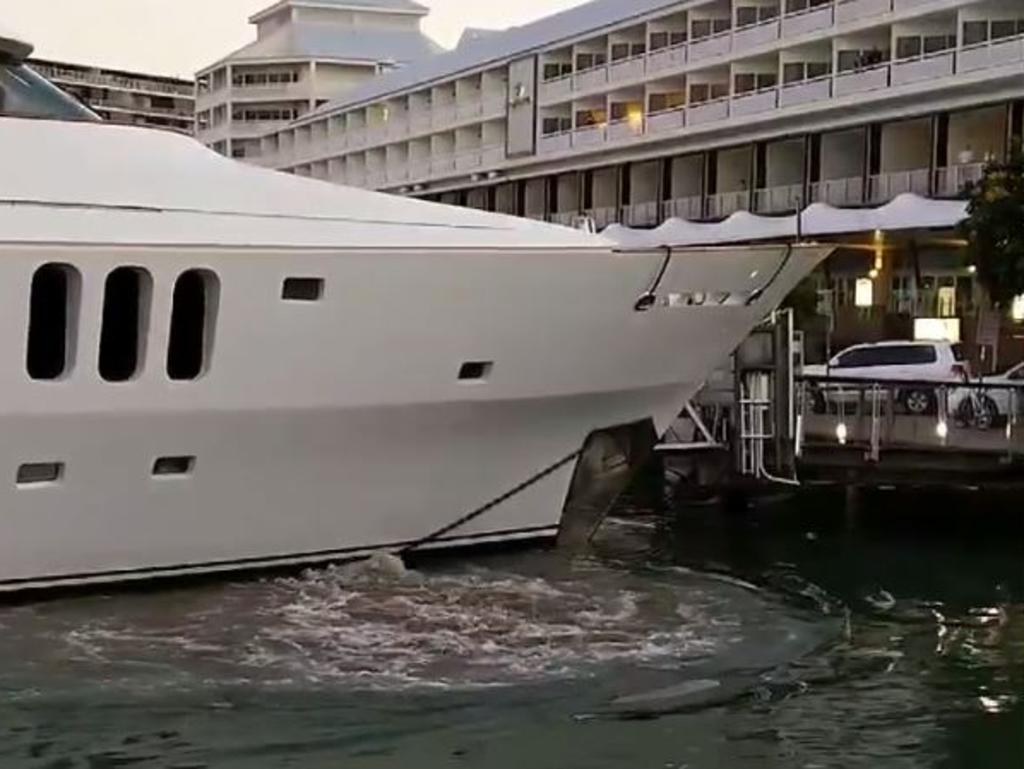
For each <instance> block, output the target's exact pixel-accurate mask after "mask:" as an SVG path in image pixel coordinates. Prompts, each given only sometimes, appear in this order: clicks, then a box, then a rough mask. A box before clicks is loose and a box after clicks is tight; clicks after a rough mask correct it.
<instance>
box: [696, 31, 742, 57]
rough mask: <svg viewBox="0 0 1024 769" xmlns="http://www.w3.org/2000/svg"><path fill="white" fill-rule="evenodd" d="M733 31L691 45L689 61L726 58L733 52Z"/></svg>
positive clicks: (704, 38) (705, 38) (703, 38)
mask: <svg viewBox="0 0 1024 769" xmlns="http://www.w3.org/2000/svg"><path fill="white" fill-rule="evenodd" d="M732 36H733V33H732V31H731V30H730V31H728V32H719V33H718V34H717V35H711V36H710V37H702V38H701V39H699V40H694V41H693V42H692V43H690V52H689V60H690V61H691V62H693V61H701V60H703V59H710V58H712V57H714V56H725V55H726V54H727V53H730V52H731V51H732Z"/></svg>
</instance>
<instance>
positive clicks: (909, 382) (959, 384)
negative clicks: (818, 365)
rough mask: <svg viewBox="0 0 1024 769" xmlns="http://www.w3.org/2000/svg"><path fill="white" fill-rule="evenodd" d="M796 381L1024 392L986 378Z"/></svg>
mask: <svg viewBox="0 0 1024 769" xmlns="http://www.w3.org/2000/svg"><path fill="white" fill-rule="evenodd" d="M795 379H796V381H797V382H806V383H807V384H833V385H843V386H846V387H852V388H853V389H869V388H871V387H875V386H883V387H896V388H902V389H906V388H908V387H920V388H938V387H950V386H953V387H956V388H965V389H966V388H971V389H984V390H1022V389H1024V382H1021V383H1020V384H1014V383H1009V382H1005V383H1004V382H985V381H984V377H982V378H981V380H974V379H956V378H950V379H884V378H870V379H869V378H867V377H842V376H829V375H822V374H796V375H795Z"/></svg>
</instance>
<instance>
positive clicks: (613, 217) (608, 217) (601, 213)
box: [570, 207, 619, 230]
mask: <svg viewBox="0 0 1024 769" xmlns="http://www.w3.org/2000/svg"><path fill="white" fill-rule="evenodd" d="M584 215H585V216H589V217H590V218H591V219H593V220H594V227H595V228H596V229H598V230H603V229H604V228H605V227H607V226H608V225H609V224H615V223H616V222H617V221H619V211H618V209H617V208H614V207H612V208H591V209H589V210H587V211H585V212H584ZM570 224H571V222H570Z"/></svg>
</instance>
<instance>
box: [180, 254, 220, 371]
mask: <svg viewBox="0 0 1024 769" xmlns="http://www.w3.org/2000/svg"><path fill="white" fill-rule="evenodd" d="M219 294H220V281H218V280H217V276H216V275H214V274H213V273H212V272H208V271H206V270H189V271H188V272H184V273H182V274H181V275H180V276H178V280H177V282H175V284H174V305H173V307H172V308H171V333H170V338H169V340H168V344H167V376H168V377H170V378H171V379H173V380H176V381H184V380H192V379H197V378H198V377H199V375H200V374H202V373H203V372H204V371H205V370H206V369H207V368H208V367H209V359H210V352H211V351H212V349H213V332H214V328H215V326H216V321H217V305H218V302H219V299H220V296H219Z"/></svg>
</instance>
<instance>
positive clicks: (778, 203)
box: [754, 184, 804, 214]
mask: <svg viewBox="0 0 1024 769" xmlns="http://www.w3.org/2000/svg"><path fill="white" fill-rule="evenodd" d="M803 203H804V186H803V185H802V184H789V185H785V186H781V187H769V188H767V189H763V190H755V191H754V210H755V211H756V212H757V213H759V214H782V213H789V212H792V211H800V210H801V209H803V207H804V205H803Z"/></svg>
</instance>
